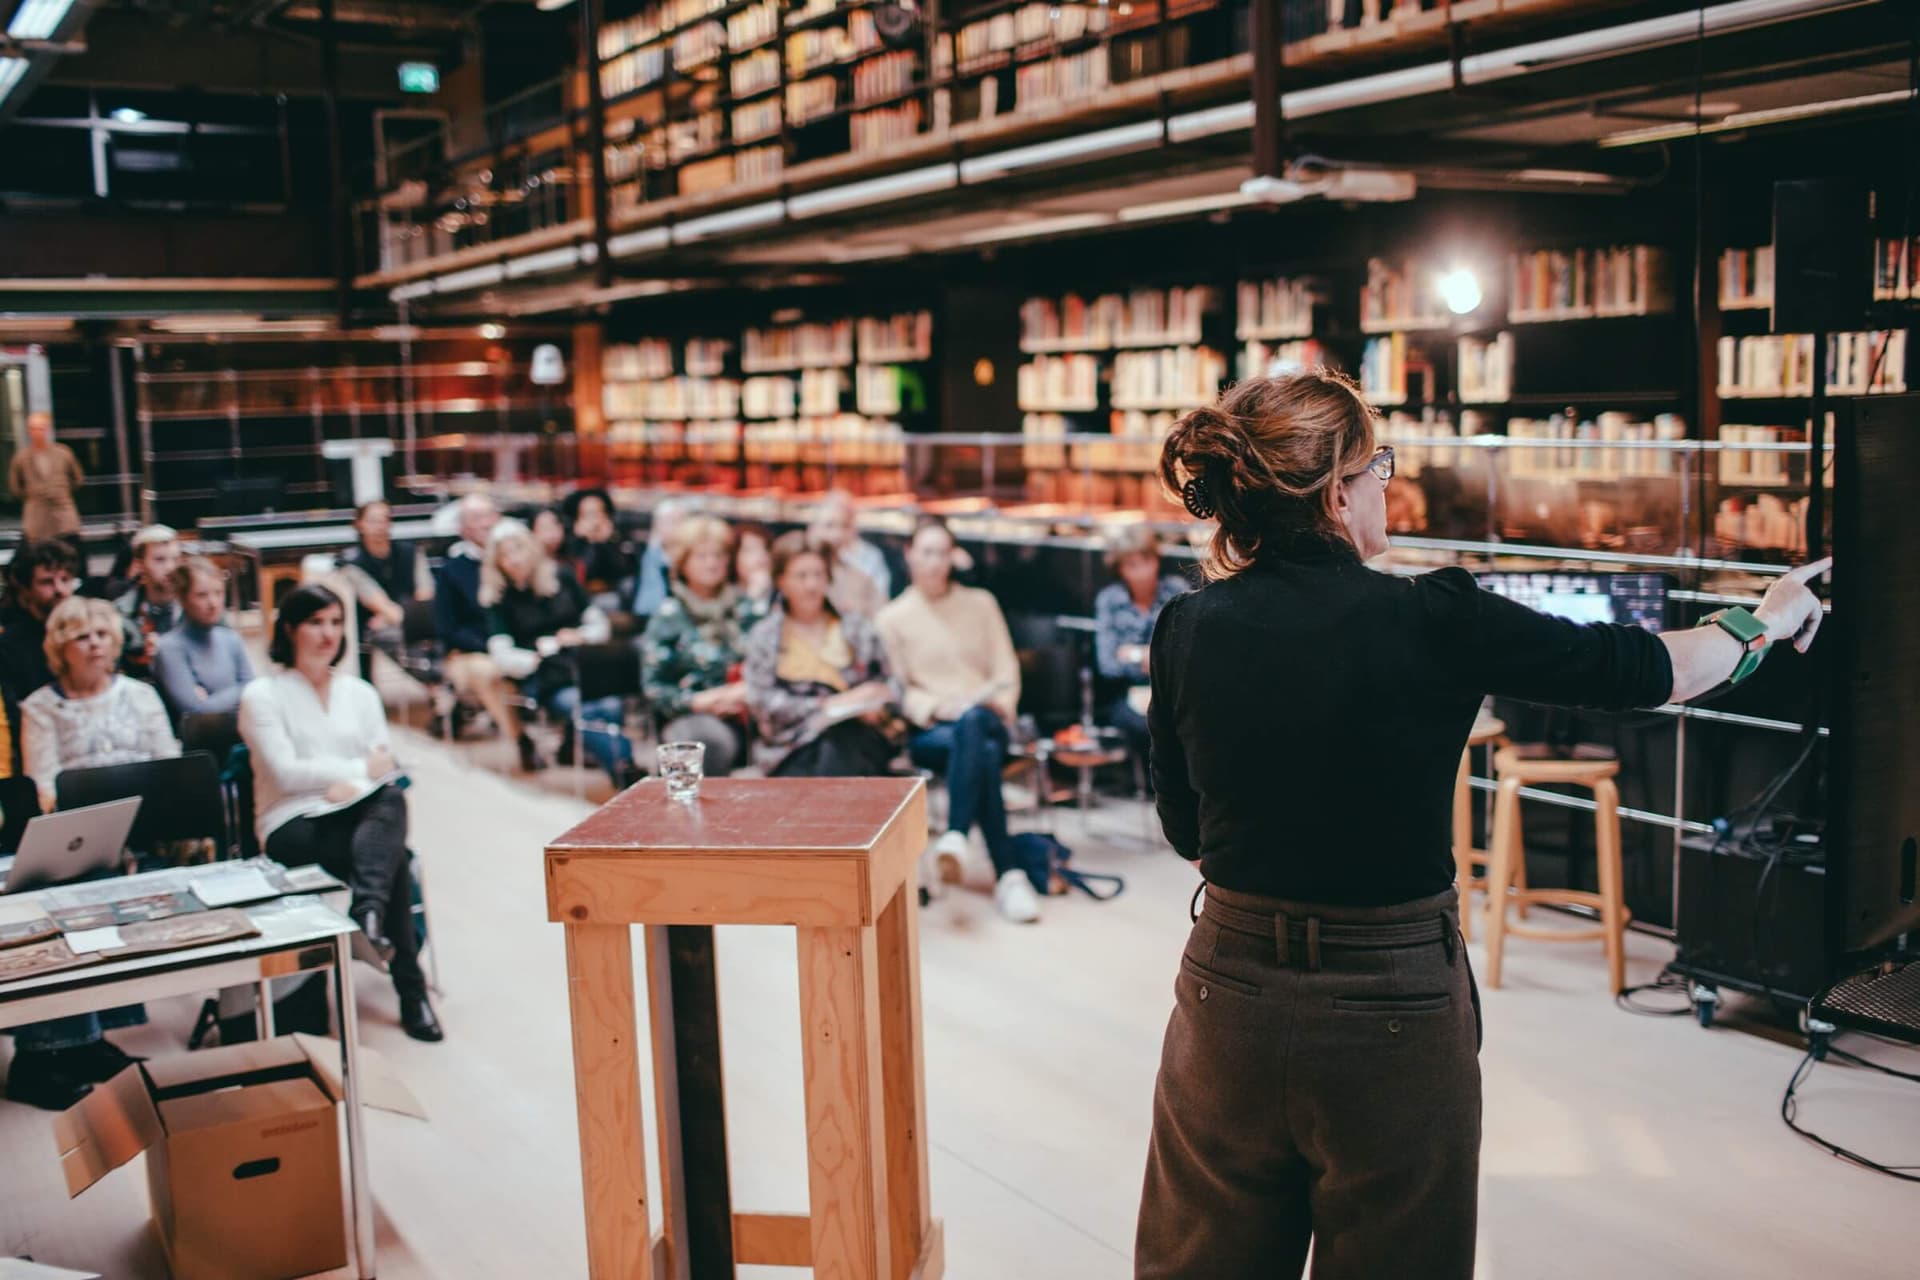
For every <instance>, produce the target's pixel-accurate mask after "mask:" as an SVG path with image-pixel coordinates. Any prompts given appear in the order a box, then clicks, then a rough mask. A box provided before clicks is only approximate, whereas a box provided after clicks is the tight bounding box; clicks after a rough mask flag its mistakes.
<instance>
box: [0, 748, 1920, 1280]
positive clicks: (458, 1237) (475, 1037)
mask: <svg viewBox="0 0 1920 1280" xmlns="http://www.w3.org/2000/svg"><path fill="white" fill-rule="evenodd" d="M399 753H400V755H401V757H402V759H403V761H404V762H405V763H406V765H407V766H408V767H409V768H410V769H411V770H412V772H413V774H414V777H415V779H416V784H415V787H414V789H413V791H412V793H411V795H412V801H411V803H412V813H413V825H414V835H413V839H414V844H415V845H416V847H417V848H418V850H419V852H420V854H421V856H422V857H423V859H424V860H425V864H426V867H427V880H428V885H429V892H430V895H431V898H430V901H431V905H432V909H433V928H434V934H435V939H436V945H437V946H438V948H439V950H440V965H441V973H442V976H443V979H444V983H445V992H444V995H443V996H442V998H441V999H440V1001H439V1009H440V1013H441V1017H442V1019H443V1021H444V1022H445V1024H446V1027H447V1031H448V1039H447V1041H446V1042H445V1043H444V1044H441V1045H422V1044H416V1043H414V1042H413V1041H410V1040H408V1039H406V1038H405V1037H404V1036H403V1035H402V1034H401V1033H400V1031H399V1028H398V1026H397V1025H396V1023H395V1008H394V1001H393V997H392V992H391V989H390V988H388V987H387V986H386V984H385V983H384V982H383V981H382V980H380V979H379V978H378V977H376V976H375V975H373V974H371V973H369V972H367V971H365V970H362V971H361V975H360V980H361V1007H362V1009H363V1010H364V1015H365V1016H364V1017H363V1020H362V1027H363V1030H364V1034H365V1038H366V1040H367V1042H369V1043H371V1044H372V1045H374V1046H376V1047H377V1048H378V1049H379V1050H380V1051H381V1052H382V1053H384V1054H385V1055H387V1056H388V1057H389V1058H390V1059H391V1060H393V1061H394V1062H395V1063H396V1064H397V1065H398V1066H399V1068H400V1070H401V1073H402V1074H403V1075H404V1076H405V1077H406V1078H407V1079H408V1080H409V1082H410V1083H411V1084H412V1085H413V1087H414V1089H415V1091H416V1092H417V1093H418V1094H419V1096H420V1097H421V1099H422V1100H423V1101H424V1103H425V1104H426V1106H427V1108H428V1110H429V1111H430V1113H431V1119H430V1120H427V1121H418V1120H411V1119H406V1118H403V1117H399V1116H392V1115H383V1114H373V1115H371V1116H370V1119H369V1125H368V1127H369V1132H370V1141H371V1146H372V1175H373V1182H374V1190H375V1195H376V1198H377V1201H378V1205H379V1211H380V1231H379V1247H380V1268H379V1273H380V1275H381V1276H383V1277H386V1278H388V1280H407V1278H411V1277H439V1278H445V1280H484V1278H487V1277H504V1278H509V1280H527V1278H529V1277H572V1276H579V1275H582V1274H583V1273H584V1248H583V1245H582V1225H581V1217H580V1185H579V1166H578V1163H577V1150H576V1145H575V1138H574V1103H573V1093H572V1089H573V1080H572V1075H571V1067H570V1062H569V1050H568V1036H567V1023H566V1008H567V1004H566V998H565V988H564V965H563V960H562V946H561V934H560V930H559V928H558V927H557V926H554V925H550V924H549V923H547V921H546V918H545V908H544V902H543V897H542V882H541V863H540V851H541V847H542V844H543V842H544V841H545V839H546V838H547V837H549V836H551V835H554V834H556V833H558V832H559V831H561V830H563V829H565V828H566V827H568V826H570V825H571V824H572V823H573V822H574V821H576V820H577V818H578V817H579V816H580V815H581V814H582V813H583V812H584V811H585V810H586V807H587V806H586V804H585V803H584V802H582V801H579V800H576V799H575V798H574V797H573V796H572V795H571V793H570V791H569V789H568V785H569V775H568V774H567V772H566V771H556V772H555V773H554V774H552V775H549V776H547V777H545V778H542V779H541V780H539V781H538V782H536V783H528V782H524V781H521V780H517V779H511V778H508V777H505V776H503V775H501V774H499V773H497V772H494V771H492V770H491V769H489V768H486V767H482V765H481V764H480V763H477V761H481V760H484V761H488V762H501V761H503V760H504V755H503V753H502V750H501V749H500V748H498V747H493V748H492V749H488V748H471V747H461V748H459V749H453V748H448V747H445V746H443V745H441V744H438V743H435V742H433V741H431V740H429V739H426V738H424V737H420V736H418V735H410V734H406V733H404V732H403V733H402V735H401V739H400V744H399ZM597 787H598V790H596V791H595V792H593V794H596V795H597V794H603V793H604V783H599V784H597ZM1095 818H1096V827H1095V833H1094V836H1093V838H1088V837H1086V836H1085V835H1083V834H1082V832H1081V831H1080V829H1079V827H1078V824H1077V820H1076V819H1075V818H1073V817H1071V816H1066V817H1063V818H1062V819H1061V821H1060V824H1059V829H1060V833H1061V834H1062V836H1063V837H1064V838H1065V839H1066V840H1067V842H1068V843H1069V844H1072V845H1074V846H1075V848H1076V852H1077V857H1078V859H1079V860H1080V861H1082V862H1083V863H1084V864H1086V865H1087V866H1089V867H1090V868H1095V869H1103V870H1112V871H1117V872H1120V873H1122V874H1124V875H1126V876H1127V877H1128V880H1129V888H1128V892H1127V893H1126V894H1125V896H1123V897H1122V898H1120V899H1119V900H1118V901H1115V902H1112V903H1105V904H1102V903H1095V902H1092V901H1089V900H1087V899H1085V898H1075V899H1071V900H1053V901H1050V902H1048V903H1047V904H1046V918H1045V920H1044V922H1043V923H1041V924H1040V925H1038V926H1035V927H1030V928H1020V927H1016V926H1012V925H1008V924H1006V923H1004V922H1002V921H1001V920H1000V919H999V918H998V916H997V915H996V914H995V913H994V911H993V908H992V904H991V902H990V900H989V899H988V898H987V897H986V896H985V895H984V894H981V893H977V892H964V893H958V894H954V895H949V897H948V898H947V899H945V900H943V901H941V902H939V903H936V904H934V906H933V907H932V908H930V910H929V912H928V915H927V919H926V921H925V923H924V925H923V927H922V931H921V937H922V943H923V949H924V950H923V956H924V961H923V966H924V967H923V973H924V984H925V991H924V999H925V1014H926V1046H927V1078H928V1099H929V1102H928V1112H929V1114H928V1127H929V1135H930V1140H931V1164H932V1178H933V1203H934V1212H935V1213H936V1215H938V1216H940V1217H943V1218H944V1219H945V1220H946V1239H947V1247H948V1259H949V1266H948V1274H949V1275H950V1276H954V1277H957V1278H958V1280H1115V1278H1118V1277H1125V1276H1127V1275H1128V1274H1130V1263H1129V1259H1130V1256H1131V1250H1132V1240H1133V1224H1134V1210H1135V1206H1136V1203H1137V1197H1138V1193H1139V1183H1140V1175H1141V1169H1142V1163H1143V1160H1144V1154H1145V1149H1146V1137H1147V1124H1148V1108H1149V1099H1150V1096H1151V1090H1152V1084H1153V1076H1154V1068H1155V1065H1156V1062H1157V1059H1158V1055H1159V1044H1160V1036H1161V1031H1162V1029H1163V1027H1164V1024H1165V1020H1166V1016H1167V1011H1168V1009H1169V1008H1170V1006H1171V1000H1172V981H1173V974H1174V971H1175V966H1176V963H1177V960H1178V956H1179V952H1180V947H1181V943H1182V939H1183V937H1184V933H1185V930H1186V925H1187V903H1188V898H1189V896H1190V894H1191V891H1192V889H1193V886H1194V884H1195V875H1194V872H1193V871H1192V870H1191V869H1190V868H1188V867H1187V866H1185V865H1184V864H1182V863H1181V862H1180V861H1179V860H1178V859H1176V858H1175V857H1173V855H1172V854H1171V853H1170V852H1168V851H1167V850H1166V849H1165V848H1164V847H1158V846H1154V845H1151V844H1149V843H1148V842H1147V841H1146V839H1145V837H1144V835H1143V824H1142V822H1141V814H1140V813H1139V811H1138V810H1137V809H1136V808H1134V807H1133V806H1130V805H1126V804H1118V803H1114V804H1109V805H1108V806H1107V807H1106V808H1104V809H1102V810H1101V811H1099V812H1097V813H1096V815H1095ZM1474 953H1475V955H1476V957H1477V956H1478V948H1477V947H1476V948H1475V952H1474ZM1669 954H1670V948H1669V947H1668V946H1667V945H1665V944H1663V943H1660V942H1658V941H1656V940H1653V939H1649V938H1644V937H1637V936H1636V937H1635V938H1634V939H1632V942H1631V946H1630V967H1629V978H1630V980H1633V981H1647V980H1650V979H1651V978H1652V977H1653V976H1654V975H1655V974H1656V973H1657V972H1658V970H1659V968H1660V965H1661V964H1662V963H1663V962H1664V961H1665V960H1666V958H1667V957H1668V955H1669ZM720 957H721V975H720V976H721V993H722V997H721V998H722V1012H723V1023H724V1035H725V1045H726V1061H727V1067H728V1075H727V1094H728V1106H729V1117H730V1121H729V1122H730V1124H731V1135H732V1154H733V1180H734V1194H735V1203H736V1206H737V1207H740V1208H744V1209H758V1210H801V1209H804V1207H805V1203H806V1181H805V1166H804V1163H803V1161H802V1154H801V1153H802V1138H803V1134H802V1130H801V1122H800V1116H801V1105H800V1103H801V1099H800V1071H799V1017H798V1010H797V1003H796V998H795V995H794V991H795V987H794V983H795V957H794V943H793V939H792V935H791V933H790V932H787V931H782V930H771V929H768V930H744V929H731V930H723V931H722V934H721V941H720ZM1507 967H1508V973H1509V975H1510V976H1509V985H1508V987H1507V989H1506V990H1504V991H1500V992H1490V993H1488V994H1487V998H1486V1014H1487V1042H1486V1048H1485V1051H1484V1053H1483V1055H1482V1063H1483V1067H1484V1073H1485V1094H1486V1139H1485V1148H1484V1160H1483V1176H1482V1185H1481V1206H1482V1211H1481V1221H1480V1266H1479V1271H1478V1274H1479V1275H1480V1276H1481V1277H1483V1278H1487V1280H1543V1278H1548V1277H1596V1278H1598V1277H1608V1278H1612V1277H1647V1278H1648V1280H1655V1278H1657V1280H1683V1278H1687V1277H1699V1278H1700V1280H1720V1278H1722V1277H1729V1276H1740V1277H1749V1278H1750V1277H1776V1276H1777V1277H1783V1278H1784V1277H1805V1276H1816V1275H1817V1276H1845V1277H1849V1278H1855V1280H1871V1278H1875V1277H1888V1278H1892V1277H1911V1276H1913V1275H1915V1274H1916V1268H1917V1267H1920V1264H1916V1262H1915V1259H1916V1257H1917V1256H1920V1254H1916V1251H1915V1244H1914V1237H1913V1231H1912V1227H1911V1222H1912V1216H1913V1213H1914V1206H1915V1203H1916V1201H1915V1189H1914V1188H1913V1187H1911V1186H1909V1185H1904V1184H1901V1183H1897V1182H1894V1181H1892V1180H1890V1179H1887V1178H1883V1177H1879V1176H1876V1175H1874V1174H1870V1173H1867V1172H1864V1171H1861V1170H1858V1169H1854V1168H1850V1167H1847V1166H1846V1165H1843V1164H1841V1163H1839V1162H1837V1161H1835V1160H1833V1159H1831V1158H1829V1157H1827V1156H1826V1155H1824V1154H1822V1153H1820V1152H1818V1151H1816V1150H1814V1149H1813V1148H1811V1147H1809V1146H1807V1145H1806V1144H1804V1143H1803V1142H1801V1141H1800V1140H1799V1139H1797V1138H1795V1137H1794V1136H1793V1135H1791V1134H1790V1133H1789V1132H1788V1131H1787V1130H1786V1129H1785V1128H1784V1127H1783V1126H1782V1124H1781V1123H1780V1119H1779V1115H1778V1112H1779V1106H1780V1095H1781V1091H1782V1089H1783V1088H1784V1086H1785V1085H1786V1082H1787V1078H1788V1076H1789V1074H1790V1073H1791V1072H1792V1070H1793V1068H1794V1066H1795V1064H1796V1063H1797V1062H1798V1060H1799V1057H1800V1053H1799V1050H1798V1049H1797V1048H1796V1047H1795V1046H1794V1045H1793V1044H1791V1043H1786V1042H1783V1041H1780V1040H1777V1039H1775V1038H1770V1037H1769V1036H1767V1035H1762V1034H1756V1033H1753V1032H1751V1031H1743V1030H1739V1029H1734V1028H1729V1027H1726V1026H1722V1027H1720V1028H1717V1029H1715V1030H1713V1031H1711V1032H1708V1031H1702V1030H1700V1029H1699V1028H1698V1027H1696V1026H1695V1025H1694V1024H1693V1023H1692V1021H1691V1020H1688V1019H1679V1018H1675V1019H1664V1020H1656V1019H1650V1018H1638V1017H1632V1016H1629V1015H1627V1014H1625V1013H1622V1012H1619V1011H1618V1010H1616V1009H1615V1008H1614V1006H1613V1003H1612V1002H1611V1001H1610V1000H1609V999H1608V998H1607V996H1606V995H1605V994H1604V993H1603V991H1602V986H1603V976H1602V975H1603V972H1604V969H1603V964H1602V960H1601V956H1600V951H1599V948H1598V946H1597V944H1596V945H1595V946H1593V947H1592V948H1591V949H1589V948H1586V947H1547V946H1541V945H1537V944H1530V943H1526V942H1518V943H1516V944H1514V948H1513V950H1512V951H1511V952H1510V954H1509V959H1508V965H1507ZM192 1012H193V1010H192V1008H191V1007H190V1006H189V1004H188V1003H187V1002H173V1003H169V1004H166V1005H162V1006H157V1007H156V1008H155V1009H154V1010H153V1015H154V1023H153V1025H152V1026H150V1027H148V1028H146V1029H144V1030H142V1031H139V1032H134V1033H123V1034H121V1035H119V1036H118V1038H119V1039H120V1041H121V1043H123V1044H124V1045H125V1046H126V1047H128V1048H130V1049H132V1050H135V1051H137V1052H143V1053H148V1054H153V1053H164V1052H168V1051H171V1050H172V1049H174V1048H177V1046H178V1045H179V1043H180V1041H181V1037H182V1035H183V1033H184V1030H185V1027H186V1025H187V1022H188V1020H189V1019H190V1016H191V1014H192ZM1855 1048H1856V1049H1857V1050H1858V1051H1860V1052H1862V1053H1865V1054H1867V1055H1868V1056H1872V1057H1878V1058H1881V1059H1883V1060H1887V1061H1899V1062H1902V1063H1903V1065H1905V1066H1906V1067H1907V1068H1908V1069H1909V1070H1912V1069H1915V1068H1916V1066H1920V1063H1916V1061H1915V1059H1916V1057H1920V1055H1914V1054H1910V1053H1904V1052H1903V1051H1900V1050H1895V1049H1892V1048H1888V1047H1886V1046H1882V1045H1879V1044H1875V1043H1873V1042H1870V1041H1861V1042H1859V1043H1858V1044H1856V1045H1855ZM647 1114H649V1115H651V1110H650V1109H649V1111H648V1113H647ZM1801 1114H1802V1116H1803V1118H1804V1119H1805V1121H1806V1122H1807V1123H1809V1124H1811V1125H1812V1126H1813V1127H1814V1128H1816V1129H1818V1130H1820V1131H1822V1132H1825V1133H1827V1134H1829V1135H1831V1136H1832V1137H1834V1138H1835V1139H1836V1140H1839V1141H1841V1142H1842V1143H1843V1144H1845V1145H1849V1146H1853V1147H1855V1148H1857V1149H1860V1150H1862V1151H1865V1152H1868V1153H1874V1154H1877V1155H1879V1156H1880V1157H1881V1158H1882V1159H1884V1160H1887V1161H1889V1162H1892V1163H1920V1086H1916V1085H1912V1084H1904V1083H1902V1082H1900V1081H1896V1080H1893V1079H1890V1078H1888V1077H1885V1076H1877V1075H1871V1074H1869V1073H1866V1072H1862V1071H1857V1070H1849V1069H1847V1068H1844V1067H1841V1066H1837V1065H1832V1066H1821V1067H1819V1068H1818V1069H1817V1070H1816V1071H1815V1072H1814V1074H1813V1076H1812V1079H1811V1081H1810V1083H1809V1084H1808V1086H1807V1087H1806V1088H1805V1089H1804V1090H1803V1103H1802V1108H1801ZM51 1130H52V1118H51V1117H50V1116H48V1115H46V1114H44V1113H42V1112H38V1111H33V1110H30V1109H27V1108H23V1107H19V1106H14V1105H11V1104H5V1103H0V1254H31V1255H33V1256H34V1257H36V1258H38V1259H40V1260H42V1261H46V1262H51V1263H56V1264H59V1265H64V1266H69V1267H90V1268H93V1269H95V1270H97V1271H100V1272H102V1273H104V1274H105V1275H107V1276H109V1277H112V1278H113V1280H144V1278H145V1277H157V1276H163V1275H164V1274H165V1268H164V1266H163V1264H162V1263H161V1261H160V1258H159V1254H158V1251H157V1248H156V1247H155V1245H154V1244H153V1242H152V1240H151V1239H150V1236H149V1233H148V1231H147V1229H146V1227H145V1225H144V1224H145V1219H146V1194H147V1193H146V1185H145V1178H144V1177H143V1176H142V1174H141V1173H140V1171H139V1170H138V1169H136V1168H128V1169H125V1170H122V1171H120V1172H118V1173H115V1174H113V1175H111V1176H110V1177H108V1178H107V1179H106V1180H105V1182H103V1183H102V1184H101V1185H99V1186H97V1187H95V1188H94V1189H93V1190H91V1191H89V1192H87V1193H86V1194H85V1195H84V1196H83V1197H81V1198H80V1199H78V1200H75V1201H69V1200H68V1198H67V1196H66V1194H65V1190H64V1187H63V1185H62V1182H61V1179H60V1174H59V1170H58V1166H57V1164H56V1162H55V1159H54V1149H53V1142H52V1136H51ZM742 1274H743V1275H751V1276H758V1277H775V1276H780V1275H792V1274H797V1273H795V1272H790V1271H784V1272H783V1271H778V1270H774V1269H766V1268H751V1269H744V1270H743V1271H742ZM1407 1274H1408V1275H1416V1274H1417V1267H1412V1268H1410V1270H1409V1271H1408V1273H1407Z"/></svg>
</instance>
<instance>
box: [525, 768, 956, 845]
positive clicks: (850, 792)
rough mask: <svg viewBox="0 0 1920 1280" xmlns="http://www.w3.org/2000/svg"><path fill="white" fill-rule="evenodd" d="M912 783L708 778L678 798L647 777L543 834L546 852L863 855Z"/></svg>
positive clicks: (911, 780) (905, 780) (907, 780)
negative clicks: (573, 822)
mask: <svg viewBox="0 0 1920 1280" xmlns="http://www.w3.org/2000/svg"><path fill="white" fill-rule="evenodd" d="M919 785H920V781H919V779H917V778H708V779H706V780H705V781H704V782H702V783H701V784H700V794H699V796H698V797H697V798H696V799H694V800H693V801H691V802H688V803H682V802H680V801H677V800H670V799H668V798H667V788H666V784H665V783H664V782H662V781H661V780H659V779H657V778H648V779H646V780H645V781H643V782H640V783H638V784H636V785H635V786H633V787H630V788H628V789H627V790H626V791H624V792H622V793H621V794H620V795H617V796H615V797H614V798H613V799H611V800H609V801H608V802H607V803H606V804H604V805H602V806H601V807H600V809H599V810H598V811H597V812H596V813H594V814H593V815H592V816H591V817H589V818H588V819H587V820H586V821H584V822H582V823H581V824H580V825H579V826H577V827H575V828H573V829H572V830H571V831H568V832H566V833H565V834H564V835H561V836H559V837H557V838H555V839H554V840H552V841H551V842H549V843H548V845H547V852H548V853H549V854H563V855H564V854H571V853H609V852H619V851H621V850H629V849H630V850H633V851H634V852H636V853H639V852H660V851H686V852H690V853H694V852H697V853H703V854H728V853H737V854H741V855H748V856H751V855H766V854H774V853H792V854H795V855H816V856H817V855H822V854H825V855H828V856H831V855H834V854H841V855H844V856H848V857H854V856H863V855H865V854H866V853H868V852H869V851H870V850H872V848H873V846H874V845H875V844H876V843H878V841H879V840H880V837H881V836H882V835H883V834H884V833H885V832H886V830H887V828H888V827H889V826H890V825H891V824H892V823H893V822H894V821H895V820H896V819H897V817H898V816H899V814H900V812H901V810H902V809H903V808H904V807H905V805H906V803H907V801H908V799H909V798H910V797H911V796H912V795H913V792H914V789H915V788H916V787H918V786H919Z"/></svg>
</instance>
